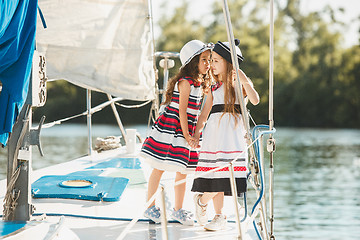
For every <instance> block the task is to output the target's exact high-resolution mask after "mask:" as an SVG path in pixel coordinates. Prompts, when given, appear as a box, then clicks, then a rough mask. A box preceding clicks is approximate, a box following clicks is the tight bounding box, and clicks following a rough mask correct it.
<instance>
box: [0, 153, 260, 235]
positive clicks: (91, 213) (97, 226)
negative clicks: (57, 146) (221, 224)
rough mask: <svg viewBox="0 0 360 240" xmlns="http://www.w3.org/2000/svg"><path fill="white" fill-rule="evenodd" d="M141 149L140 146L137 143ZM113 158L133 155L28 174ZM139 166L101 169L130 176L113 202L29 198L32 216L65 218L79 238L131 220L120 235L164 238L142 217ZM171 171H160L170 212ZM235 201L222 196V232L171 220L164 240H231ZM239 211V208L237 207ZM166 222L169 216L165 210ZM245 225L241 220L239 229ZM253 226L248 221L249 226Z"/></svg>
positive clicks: (116, 229)
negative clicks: (223, 203) (224, 222)
mask: <svg viewBox="0 0 360 240" xmlns="http://www.w3.org/2000/svg"><path fill="white" fill-rule="evenodd" d="M138 147H140V146H138ZM116 157H136V156H135V155H129V154H127V153H126V150H125V148H122V149H117V150H110V151H106V152H103V153H101V154H97V153H95V154H94V155H92V156H91V157H89V156H85V157H82V158H79V159H76V160H73V161H70V162H66V163H64V164H61V165H56V166H51V167H47V168H44V169H41V170H38V171H34V172H33V173H32V180H33V181H35V180H37V179H38V178H40V177H41V176H44V175H65V174H68V173H71V172H75V171H81V170H84V169H85V168H88V167H90V166H92V165H95V164H97V163H99V162H102V161H107V160H110V159H112V158H116ZM141 165H142V168H143V169H116V168H108V169H105V170H104V171H103V173H102V174H101V175H102V176H112V177H116V176H118V177H120V176H121V177H126V178H129V179H130V182H129V186H127V188H126V189H125V191H124V192H123V194H122V196H121V198H120V200H119V201H117V202H98V201H86V200H71V199H35V198H33V199H32V203H33V205H34V206H35V208H36V210H35V214H34V216H35V217H37V216H39V215H41V214H47V217H46V220H47V221H49V222H58V221H59V218H60V216H61V215H64V216H65V223H64V225H65V226H66V227H67V228H69V229H71V230H72V231H73V232H74V233H75V234H76V235H77V236H78V237H79V238H80V239H86V240H91V239H96V240H100V239H118V237H119V236H120V235H121V233H122V232H123V231H124V229H125V227H126V226H128V224H129V223H130V221H131V220H132V219H134V218H136V219H140V221H139V222H137V223H136V224H135V225H134V226H133V227H132V228H131V229H130V231H129V233H128V234H127V235H126V236H125V238H123V239H164V238H163V237H162V231H161V225H160V224H150V223H148V222H147V220H146V219H145V218H144V217H143V212H144V210H145V203H146V195H147V193H146V190H147V179H148V175H149V174H150V173H151V169H150V168H149V166H147V165H146V164H144V163H142V164H141ZM174 176H175V173H164V175H163V179H162V184H163V185H164V186H165V189H166V205H167V210H168V211H169V210H170V209H171V208H172V207H173V202H174V200H173V199H174V193H173V184H174V181H173V178H174ZM192 177H193V176H191V175H189V176H188V183H187V192H186V195H185V201H184V206H183V208H184V209H186V210H190V211H192V212H194V204H193V195H194V193H192V192H191V191H190V188H191V185H192ZM5 184H6V180H2V181H0V188H1V189H0V197H1V199H0V200H2V199H3V198H4V194H5V189H6V187H5V186H6V185H5ZM234 212H235V211H234V204H233V200H232V198H231V197H225V206H224V213H225V214H226V215H227V217H228V220H229V222H228V225H227V228H226V230H223V231H219V232H209V231H205V230H204V229H203V227H201V226H199V225H197V224H195V226H183V225H181V224H180V223H175V222H173V221H170V223H169V224H168V237H169V238H168V239H234V238H236V236H237V229H236V224H235V219H234V217H235V214H234ZM241 212H243V209H242V211H241ZM208 216H209V220H211V219H212V217H213V216H214V211H213V206H212V205H211V204H209V206H208ZM167 218H168V220H171V218H170V216H169V214H168V215H167ZM245 225H247V223H242V228H244V227H245ZM249 225H250V226H251V227H250V228H251V229H252V223H251V224H249ZM248 234H250V235H251V236H250V235H246V234H245V231H244V230H243V235H244V238H243V239H257V238H256V234H255V232H254V230H253V229H252V230H250V231H248Z"/></svg>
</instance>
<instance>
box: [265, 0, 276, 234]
mask: <svg viewBox="0 0 360 240" xmlns="http://www.w3.org/2000/svg"><path fill="white" fill-rule="evenodd" d="M269 47H270V56H269V57H270V59H269V130H270V132H271V131H272V130H273V127H274V115H273V111H274V107H273V104H274V91H273V89H274V0H270V39H269ZM267 150H268V152H269V155H270V157H269V158H270V159H269V160H270V165H269V207H270V209H269V214H270V219H269V220H270V233H269V235H270V239H275V237H274V152H275V139H274V138H273V134H270V136H269V139H268V141H267Z"/></svg>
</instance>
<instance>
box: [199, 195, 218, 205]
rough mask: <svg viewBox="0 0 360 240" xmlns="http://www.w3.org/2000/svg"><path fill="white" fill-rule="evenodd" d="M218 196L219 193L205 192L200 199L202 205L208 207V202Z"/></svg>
mask: <svg viewBox="0 0 360 240" xmlns="http://www.w3.org/2000/svg"><path fill="white" fill-rule="evenodd" d="M216 194H218V192H205V193H204V194H203V195H202V196H201V197H200V203H201V204H202V205H206V204H207V203H208V202H210V200H211V199H213V198H214V197H215V195H216Z"/></svg>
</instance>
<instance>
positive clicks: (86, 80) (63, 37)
mask: <svg viewBox="0 0 360 240" xmlns="http://www.w3.org/2000/svg"><path fill="white" fill-rule="evenodd" d="M39 7H40V8H41V10H42V13H43V15H44V18H45V21H46V25H47V28H46V29H44V28H42V27H41V23H40V18H38V24H39V25H38V26H39V27H38V30H37V33H36V47H37V50H38V51H39V52H40V53H43V54H45V57H46V61H47V75H48V78H49V79H65V80H67V81H69V82H71V83H74V84H76V85H79V86H81V87H84V88H89V89H92V90H96V91H102V92H105V93H109V94H111V95H113V96H116V97H123V98H125V99H130V100H148V99H153V98H154V97H155V77H154V76H155V74H154V69H153V52H154V49H153V39H152V33H151V25H150V24H151V22H150V18H149V16H150V15H149V7H148V0H39Z"/></svg>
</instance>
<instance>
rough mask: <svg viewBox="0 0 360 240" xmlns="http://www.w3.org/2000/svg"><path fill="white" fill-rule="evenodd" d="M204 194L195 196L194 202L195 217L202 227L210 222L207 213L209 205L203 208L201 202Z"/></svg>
mask: <svg viewBox="0 0 360 240" xmlns="http://www.w3.org/2000/svg"><path fill="white" fill-rule="evenodd" d="M201 196H202V194H199V193H198V194H195V196H194V202H195V217H196V220H197V221H198V223H199V224H200V225H201V226H204V225H205V224H206V223H207V222H208V217H207V213H206V208H207V204H206V205H205V206H201V205H200V203H199V201H200V198H201Z"/></svg>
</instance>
